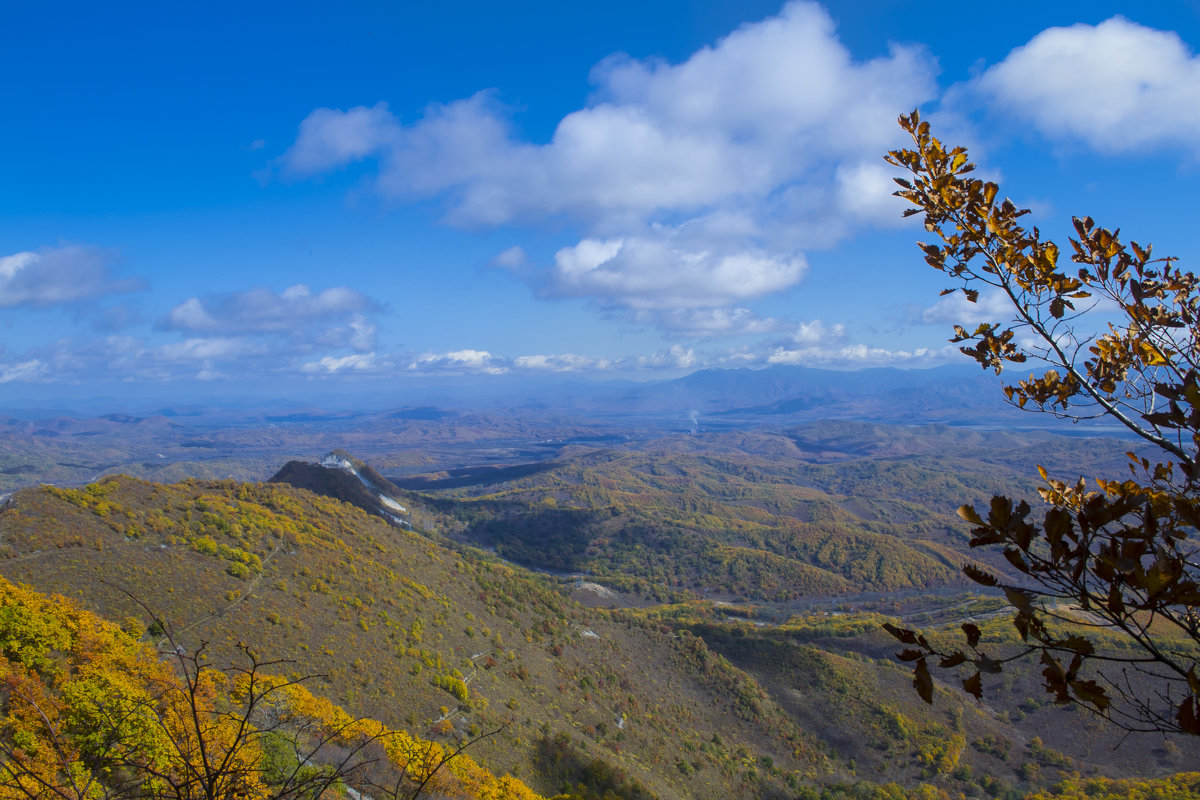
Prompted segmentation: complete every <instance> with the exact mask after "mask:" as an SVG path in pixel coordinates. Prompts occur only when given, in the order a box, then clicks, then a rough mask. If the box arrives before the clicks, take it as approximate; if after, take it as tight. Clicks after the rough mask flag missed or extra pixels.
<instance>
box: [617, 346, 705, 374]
mask: <svg viewBox="0 0 1200 800" xmlns="http://www.w3.org/2000/svg"><path fill="white" fill-rule="evenodd" d="M624 363H625V364H628V365H631V366H635V367H637V368H638V369H664V368H666V369H691V368H692V367H696V366H699V364H700V358H699V357H698V356H697V355H696V351H695V350H694V349H692V348H691V347H684V346H683V345H679V344H673V345H671V346H670V347H669V348H667V349H666V350H659V351H658V352H657V353H652V354H651V355H648V356H637V357H636V358H631V359H625V360H624Z"/></svg>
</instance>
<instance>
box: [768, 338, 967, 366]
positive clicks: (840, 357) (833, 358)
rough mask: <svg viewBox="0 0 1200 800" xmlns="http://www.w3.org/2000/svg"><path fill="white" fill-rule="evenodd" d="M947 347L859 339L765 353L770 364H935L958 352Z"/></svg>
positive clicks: (785, 348) (781, 348) (784, 348)
mask: <svg viewBox="0 0 1200 800" xmlns="http://www.w3.org/2000/svg"><path fill="white" fill-rule="evenodd" d="M955 354H957V351H953V352H950V351H949V350H948V349H947V348H944V347H943V348H929V347H918V348H914V349H912V350H892V349H889V348H886V347H872V346H870V345H866V344H862V343H857V344H845V345H840V346H832V347H830V346H822V345H813V346H809V347H794V348H787V347H778V348H776V349H775V350H773V351H771V353H770V354H769V355H768V356H767V357H766V363H767V364H791V365H803V366H812V365H825V366H830V365H832V366H839V367H871V366H897V365H901V364H903V365H907V366H915V365H921V364H924V365H932V364H935V363H940V362H943V361H945V360H946V358H947V356H948V355H955Z"/></svg>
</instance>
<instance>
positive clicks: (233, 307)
mask: <svg viewBox="0 0 1200 800" xmlns="http://www.w3.org/2000/svg"><path fill="white" fill-rule="evenodd" d="M374 307H375V306H374V303H372V302H371V300H370V299H368V298H367V297H366V296H365V295H363V294H362V293H361V292H358V291H355V290H354V289H350V288H348V287H345V286H337V287H334V288H331V289H325V290H324V291H321V292H315V293H314V292H313V291H312V290H311V289H310V288H309V287H308V286H305V285H303V284H297V285H296V286H292V287H289V288H288V289H285V290H284V291H283V292H282V293H278V292H275V291H274V290H272V289H268V288H266V287H257V288H254V289H249V290H247V291H244V292H232V293H228V294H219V295H212V296H209V297H205V298H203V299H201V298H199V297H192V298H189V299H187V300H185V301H184V302H182V303H180V304H179V305H177V306H175V308H173V309H171V311H170V313H168V314H167V317H166V319H165V320H164V321H163V325H162V327H164V328H166V329H167V330H175V331H183V332H187V333H203V334H219V335H230V334H260V335H261V334H280V335H284V336H287V337H289V338H291V339H292V340H293V341H295V342H297V343H303V342H307V343H309V344H310V345H311V346H317V347H335V348H338V347H351V348H353V349H355V350H357V351H359V352H365V351H367V350H371V349H373V348H374V346H375V334H376V326H375V325H374V324H373V323H372V322H371V321H370V320H369V319H368V318H367V317H366V315H365V314H364V313H363V312H367V311H372V310H374Z"/></svg>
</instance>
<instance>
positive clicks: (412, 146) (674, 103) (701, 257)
mask: <svg viewBox="0 0 1200 800" xmlns="http://www.w3.org/2000/svg"><path fill="white" fill-rule="evenodd" d="M937 46H938V43H937V42H928V43H908V44H901V43H895V44H891V45H890V46H889V47H888V48H887V51H886V52H885V53H882V54H875V55H873V56H867V57H864V56H862V55H859V54H856V53H855V52H853V51H852V49H851V48H850V47H849V46H848V45H847V44H846V43H845V42H844V41H843V40H842V39H841V38H839V32H838V29H837V26H836V24H835V21H834V19H833V17H831V15H830V13H829V12H828V11H827V10H826V9H825V8H824V7H822V6H821V5H819V4H817V3H813V2H804V1H802V0H794V1H793V2H789V3H787V4H786V5H784V6H783V7H782V8H781V9H780V11H779V12H778V13H777V14H776V15H774V16H771V17H768V18H766V19H762V20H758V21H749V22H746V23H744V24H742V25H741V26H740V27H738V28H736V29H735V30H733V31H731V32H729V33H728V34H727V35H725V36H724V37H723V38H720V39H719V40H717V41H715V42H713V43H711V44H708V45H705V46H703V47H700V48H699V49H697V50H695V51H694V52H692V53H691V54H690V56H688V57H687V58H685V59H682V60H678V61H676V62H674V63H672V62H670V61H667V60H664V59H660V58H635V57H632V56H629V55H625V54H623V53H615V54H612V55H610V56H609V57H607V58H605V59H603V60H601V61H600V62H599V63H597V64H595V66H594V67H593V68H592V70H591V74H590V78H589V85H588V86H587V87H580V88H581V93H582V91H584V90H585V89H586V92H587V99H586V102H585V103H583V104H582V105H581V106H579V107H577V108H574V109H573V110H570V111H569V112H567V113H564V114H563V115H562V116H561V117H560V118H559V119H558V120H557V123H556V124H555V125H554V126H553V131H552V132H551V133H550V135H549V136H548V137H546V138H544V139H543V140H536V139H534V138H532V137H530V136H529V135H528V134H526V133H524V132H523V129H522V128H521V126H520V124H519V123H518V117H519V110H518V109H515V108H513V107H511V106H509V105H506V103H505V102H504V100H503V97H504V87H503V86H499V87H492V86H488V85H487V84H486V80H481V82H480V85H479V87H478V91H476V92H475V93H473V94H470V95H469V96H466V97H462V98H460V99H456V100H451V101H449V102H431V103H430V104H428V105H427V106H426V107H425V108H424V109H423V110H421V111H419V113H416V114H415V115H414V113H413V111H414V110H413V109H406V108H404V109H402V108H394V107H393V105H392V104H391V103H390V100H389V98H388V97H379V98H377V99H376V100H375V102H373V103H371V104H361V105H347V106H346V107H342V108H337V107H318V108H313V109H312V110H311V111H309V112H308V113H307V115H306V116H304V117H303V118H302V119H299V120H293V121H292V122H291V124H295V125H296V133H295V138H294V140H293V141H291V142H290V143H289V144H288V145H286V146H285V147H281V148H276V149H275V152H276V153H278V155H277V156H276V157H275V158H274V159H273V160H272V161H271V162H270V164H269V166H268V168H267V169H266V170H265V171H264V172H263V173H262V175H263V176H265V177H264V186H263V188H262V191H263V192H265V193H270V192H271V191H272V190H273V189H275V188H278V187H290V186H303V187H318V186H319V185H320V184H321V183H322V182H323V181H326V180H329V179H331V178H336V177H337V176H338V175H340V174H342V173H345V172H347V171H351V172H354V173H355V174H356V175H358V176H359V178H360V182H359V183H358V184H357V188H356V189H354V192H355V197H356V198H357V199H356V200H355V202H357V203H362V202H364V201H363V200H362V197H368V198H370V197H373V198H376V199H377V200H378V201H379V202H380V204H381V205H382V206H383V207H384V208H385V209H386V210H385V211H384V212H382V213H381V219H380V221H379V222H378V224H379V225H387V224H389V223H388V215H389V214H402V213H405V212H406V210H410V209H424V210H425V213H428V211H427V210H428V209H430V208H433V209H436V212H434V213H435V214H436V217H437V222H436V224H438V225H441V226H449V227H451V228H452V229H455V230H458V231H461V235H462V236H464V237H471V236H478V237H488V241H504V242H506V244H505V245H502V246H500V247H497V249H496V252H495V253H494V256H493V258H492V260H491V263H490V266H487V267H483V266H482V265H481V267H480V268H481V269H485V270H487V271H490V273H492V274H500V275H506V276H509V277H508V279H509V280H516V281H520V282H522V283H523V284H525V285H526V286H527V287H528V288H527V291H528V292H529V293H530V295H531V296H532V297H534V298H537V300H536V302H538V303H542V304H547V305H554V304H562V303H570V302H576V303H579V304H581V308H582V309H583V310H584V313H587V314H591V315H593V316H594V317H595V318H597V319H599V320H607V321H608V324H610V325H611V326H613V328H614V329H619V330H633V329H636V330H650V331H653V332H655V334H654V335H655V336H657V337H659V339H660V341H661V345H662V346H661V347H659V348H658V349H656V350H650V351H648V352H641V351H639V352H635V353H632V354H631V353H628V352H626V353H615V352H612V351H611V349H603V348H602V349H598V351H597V352H590V353H580V352H575V353H571V352H555V350H554V347H555V342H556V337H555V335H554V333H553V331H550V332H548V334H547V335H545V336H544V338H543V339H542V340H540V341H535V340H532V339H530V340H528V341H527V342H526V343H525V344H524V346H525V347H526V348H527V349H526V350H525V351H524V352H509V353H506V354H496V353H495V352H493V351H495V350H496V349H497V348H496V346H495V345H493V344H491V343H489V342H488V341H479V342H477V343H476V344H475V345H474V346H470V347H461V346H451V347H447V348H445V349H444V350H441V351H430V350H410V349H406V348H405V347H404V346H403V345H402V344H401V343H400V342H398V341H396V337H394V336H393V337H391V338H385V336H383V335H382V334H381V331H383V330H384V329H385V328H388V327H389V326H390V325H392V323H391V322H390V320H393V319H394V318H395V317H397V316H400V315H402V314H403V311H402V309H401V308H400V305H401V304H400V302H399V301H398V299H397V298H398V296H399V295H398V294H397V293H396V292H394V291H392V292H390V291H389V289H388V287H386V286H383V285H380V284H379V283H378V282H369V281H364V282H359V281H357V280H356V277H355V274H354V272H353V271H352V270H347V271H346V272H345V273H344V274H341V275H338V276H337V277H336V278H335V279H331V280H330V281H329V283H328V284H326V285H324V286H314V285H309V284H308V283H300V282H295V283H289V282H284V283H281V282H278V281H277V280H268V279H258V278H256V277H255V276H252V275H250V276H246V282H245V283H244V284H243V285H241V286H212V287H211V290H210V291H207V292H203V293H198V294H194V295H191V296H180V297H175V298H167V297H158V296H157V295H155V290H154V283H155V281H154V280H152V279H151V280H147V279H145V278H140V277H122V276H121V275H120V272H121V270H120V269H119V267H121V266H124V265H122V264H121V263H120V258H119V257H118V256H119V254H118V253H114V252H112V251H111V250H108V249H104V248H99V247H94V246H90V245H87V244H61V243H60V244H58V245H46V244H44V243H31V244H30V248H31V249H28V250H22V251H20V252H14V253H12V254H9V255H4V256H0V311H6V312H10V313H22V314H26V315H39V314H40V315H42V317H43V318H49V317H50V316H53V317H54V319H56V320H64V319H66V320H73V321H74V322H73V323H72V324H75V325H76V326H77V328H76V329H75V332H74V333H71V332H70V330H71V329H70V328H63V330H66V331H68V332H67V333H65V334H64V333H62V332H61V331H60V332H59V333H58V334H57V335H55V336H53V337H47V338H46V340H45V341H43V342H42V343H40V344H35V345H33V346H31V347H28V348H27V349H25V350H23V351H22V352H12V351H9V350H7V349H0V383H7V384H20V383H23V382H35V381H40V382H46V381H71V380H84V379H88V377H89V376H95V375H98V374H101V373H102V374H104V375H105V376H107V377H108V378H110V379H113V380H119V381H174V380H238V379H243V378H245V377H246V376H250V375H254V376H259V378H262V377H264V376H272V375H274V376H279V377H287V378H292V377H298V378H313V379H315V378H332V377H340V378H346V377H349V376H354V377H359V378H361V377H368V376H371V377H404V376H413V375H446V374H484V375H487V374H501V373H507V372H519V371H528V372H531V373H546V372H576V373H589V372H609V373H613V372H634V371H644V370H683V369H690V368H695V367H700V366H762V365H768V364H813V365H835V366H853V365H863V366H865V365H878V364H902V365H923V364H928V365H933V364H936V363H940V362H942V361H943V360H945V359H946V357H947V354H949V353H953V352H954V350H953V348H949V347H946V346H945V345H944V339H945V337H944V335H943V334H942V328H940V327H935V326H943V325H944V324H946V323H948V322H975V321H983V320H985V319H989V318H990V317H991V315H998V314H1002V313H1003V312H1004V308H1003V304H1002V303H999V302H996V301H995V298H993V297H991V296H985V297H984V298H983V300H982V302H981V303H980V304H977V305H975V306H967V305H966V304H964V303H963V302H962V301H961V297H959V296H957V295H956V296H952V297H948V298H944V299H943V300H942V301H940V302H938V303H936V304H934V303H931V302H928V301H922V303H921V304H920V305H917V306H915V307H912V308H909V309H908V311H906V312H905V314H904V317H905V320H906V323H905V324H906V325H907V327H908V328H911V329H920V330H921V331H923V332H922V333H921V336H917V335H916V334H912V333H911V331H910V332H909V333H906V336H905V337H898V336H891V335H889V334H888V333H887V331H884V332H883V333H882V334H879V333H878V332H877V335H876V336H875V339H874V341H867V340H865V339H864V331H865V330H867V329H869V328H870V326H871V321H869V320H854V319H838V318H836V317H834V316H831V315H832V314H834V313H837V312H838V311H839V310H840V309H834V308H829V307H826V306H824V305H816V306H815V305H813V304H809V303H806V302H805V298H806V296H807V295H806V288H805V286H806V284H807V283H811V282H817V279H818V277H819V276H817V275H815V274H814V272H815V270H817V267H815V266H814V265H813V261H814V258H815V257H816V255H818V254H820V256H821V259H822V260H823V261H824V262H826V264H827V265H826V266H825V267H824V269H830V267H829V266H828V262H829V261H830V260H831V257H830V254H835V255H836V254H837V253H839V252H840V250H839V248H842V247H849V246H851V244H852V243H854V242H856V241H858V240H865V239H869V238H870V237H872V236H888V237H898V238H897V241H900V242H904V244H902V245H901V246H902V247H909V248H910V249H911V244H908V243H909V242H911V239H912V238H913V236H912V235H911V234H912V233H913V229H912V228H911V227H904V226H905V225H906V223H903V222H902V221H901V216H900V210H901V209H902V207H903V206H902V205H901V204H900V201H898V200H897V199H896V198H894V197H892V196H891V191H892V183H891V173H890V172H889V171H888V170H889V168H888V167H887V166H886V165H885V164H884V163H883V161H882V158H881V156H882V154H883V153H884V152H885V151H887V150H888V149H891V148H894V147H896V146H900V145H902V144H903V141H902V140H901V138H900V132H899V130H898V128H897V126H896V122H895V120H896V117H897V115H898V114H900V113H903V112H905V111H908V110H910V109H912V108H914V107H918V106H920V107H922V108H926V109H932V111H933V115H934V116H935V118H936V117H938V116H939V115H940V116H941V117H942V118H943V119H944V120H945V121H946V123H947V125H951V126H953V130H954V131H955V132H956V133H958V132H961V133H962V134H963V136H964V137H966V138H967V139H969V140H976V141H983V142H985V143H986V150H987V154H988V156H989V157H991V156H994V155H996V154H997V153H1001V154H1002V153H1003V149H1004V145H1005V143H1006V141H1008V140H1009V139H1020V138H1024V139H1026V140H1028V139H1029V138H1030V137H1033V136H1035V135H1036V137H1037V143H1038V144H1040V145H1041V146H1042V147H1047V146H1048V147H1051V148H1068V149H1069V150H1071V151H1072V152H1080V151H1084V152H1088V153H1094V154H1097V156H1098V157H1110V158H1111V157H1116V156H1122V157H1134V158H1137V157H1143V156H1145V154H1146V153H1158V154H1165V156H1166V157H1167V158H1169V159H1172V160H1173V161H1174V162H1175V163H1176V164H1178V165H1180V166H1181V167H1182V168H1189V167H1194V164H1195V162H1196V159H1197V155H1200V58H1198V57H1197V56H1196V55H1194V54H1193V53H1192V52H1191V50H1190V49H1189V46H1188V44H1187V43H1186V42H1185V41H1184V39H1183V38H1182V37H1181V36H1180V35H1179V34H1178V33H1176V32H1173V31H1165V30H1156V29H1152V28H1149V27H1146V26H1143V25H1141V24H1138V23H1137V22H1133V21H1130V20H1128V19H1125V18H1122V17H1112V18H1110V19H1107V20H1106V21H1103V22H1100V23H1099V24H1085V23H1079V24H1075V25H1071V26H1067V27H1051V28H1048V29H1045V30H1043V31H1041V32H1040V33H1038V34H1036V35H1035V36H1033V37H1032V38H1031V39H1029V40H1028V41H1025V42H1020V43H1014V46H1013V48H1012V49H1011V50H1010V51H1009V52H1008V54H1007V56H1005V57H1004V58H1003V59H1002V60H1000V61H998V62H997V63H994V64H991V65H988V66H985V67H981V68H980V69H978V70H977V71H976V72H975V74H974V75H972V76H966V77H962V78H960V79H959V80H957V81H954V80H952V79H951V80H950V81H949V82H945V83H943V81H945V80H946V79H945V78H943V77H942V76H941V75H940V68H939V63H938V53H937V52H936V48H937ZM952 78H953V76H952ZM346 94H347V95H348V96H349V95H350V94H352V92H350V91H349V87H348V90H347V93H346ZM281 113H285V112H281ZM281 124H282V123H281ZM248 150H249V151H251V152H256V153H259V152H263V153H265V152H266V151H267V150H268V148H267V147H266V146H265V145H264V143H263V140H262V139H257V140H255V142H254V146H252V147H250V148H248ZM268 157H269V156H267V155H265V154H264V155H263V158H264V159H266V158H268ZM260 163H261V162H260ZM989 165H990V167H991V168H993V169H999V168H1002V167H1004V166H1005V164H1004V162H1003V158H1002V156H1001V157H998V158H997V160H996V162H995V163H991V162H989ZM334 183H336V181H334ZM338 185H339V186H340V185H341V184H338ZM335 190H336V191H339V192H342V191H345V189H342V188H338V189H335ZM363 213H369V212H366V211H364V212H363ZM904 255H905V256H906V257H905V258H904V259H902V260H903V261H905V262H911V261H913V260H914V259H910V258H907V256H908V255H911V254H910V253H908V252H907V251H905V252H904ZM833 260H836V259H833ZM135 267H136V268H140V269H141V270H143V271H144V270H145V269H146V265H144V264H139V265H135ZM162 268H164V269H169V268H170V266H169V265H163V267H162ZM847 269H852V268H849V267H848V268H847ZM852 274H853V273H852ZM270 277H277V276H270ZM431 279H432V278H431ZM404 280H413V278H412V277H411V276H407V277H406V278H404ZM397 283H400V284H402V283H403V281H402V280H398V281H397ZM268 284H273V285H274V287H278V288H273V286H271V285H268ZM782 296H787V297H789V298H792V301H791V306H790V307H791V310H790V311H787V312H785V313H782V314H781V313H779V311H778V306H777V304H773V299H775V298H779V297H782ZM129 297H133V298H141V300H139V302H141V303H142V305H145V304H147V303H149V304H151V305H153V304H154V302H155V301H157V302H158V303H159V304H161V308H162V310H160V311H159V312H158V313H154V314H150V315H146V314H144V313H140V312H138V311H137V310H136V308H135V305H136V303H132V301H128V298H129ZM150 298H153V299H150ZM797 298H798V299H797ZM448 302H452V300H451V301H448ZM131 303H132V304H131ZM910 304H911V302H910ZM475 313H477V314H480V313H499V312H494V311H493V312H489V311H488V310H487V309H477V310H476V311H475ZM147 316H149V318H150V319H151V320H152V321H151V322H147ZM81 323H83V324H86V325H88V326H90V328H89V331H90V332H87V333H85V332H83V330H82V328H80V327H78V326H79V325H80V324H81ZM64 324H65V323H64ZM533 324H536V321H534V323H533ZM139 326H141V327H139ZM924 326H928V327H924ZM98 332H99V333H98ZM101 334H102V335H101ZM607 344H608V346H609V347H610V348H611V347H612V343H611V342H610V343H607Z"/></svg>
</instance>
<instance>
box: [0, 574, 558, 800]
mask: <svg viewBox="0 0 1200 800" xmlns="http://www.w3.org/2000/svg"><path fill="white" fill-rule="evenodd" d="M127 627H128V628H130V629H131V630H128V631H127V630H123V629H122V628H120V627H118V626H116V625H113V624H111V623H109V622H106V621H104V620H101V619H100V618H98V617H96V616H94V615H92V614H90V613H88V612H86V611H83V610H81V609H79V608H77V607H76V606H75V605H74V604H72V603H71V602H69V601H67V600H65V599H64V598H62V597H50V596H46V595H42V594H39V593H37V592H35V591H33V590H31V589H29V588H27V587H23V586H19V585H14V584H12V583H9V582H8V581H6V580H4V579H0V648H2V650H3V654H2V655H3V658H0V798H12V799H13V800H34V798H38V799H39V800H40V799H41V798H48V799H50V798H59V799H60V800H89V799H92V798H113V799H114V800H117V799H124V798H173V799H174V800H218V798H221V799H222V800H224V799H232V798H238V800H243V799H244V800H266V798H317V797H321V796H328V797H337V796H345V795H346V793H347V787H348V786H353V785H355V784H357V785H359V786H375V784H376V781H378V780H380V779H381V776H385V777H386V778H387V785H386V786H384V785H382V784H380V785H379V787H378V788H380V789H384V790H386V791H376V792H375V796H381V797H387V798H389V800H402V799H403V798H411V797H416V796H417V795H418V793H419V792H420V791H421V790H424V791H427V792H433V791H436V792H437V793H438V794H440V795H443V796H448V797H460V798H481V799H482V798H487V799H488V800H509V799H511V800H536V798H537V795H536V794H534V793H533V792H532V791H530V790H529V789H528V787H526V786H525V785H524V784H523V783H521V782H520V781H518V780H516V779H514V778H512V777H510V776H503V777H496V776H494V775H492V774H491V773H490V772H488V771H487V770H484V769H482V768H481V767H479V765H477V764H476V763H475V762H474V761H473V760H472V759H471V758H470V757H469V756H467V755H465V754H462V753H461V752H455V751H447V750H446V749H445V748H444V747H443V746H442V745H440V744H437V743H435V742H427V741H422V740H420V739H416V738H414V737H412V736H410V735H409V734H408V733H406V732H404V731H397V730H390V729H388V728H387V727H386V726H384V725H383V724H382V723H379V722H377V721H374V720H370V719H358V718H354V717H352V716H351V715H349V714H347V713H346V712H345V711H343V710H342V709H341V708H339V707H338V706H336V705H334V704H333V703H331V702H329V701H328V700H325V699H324V698H320V697H317V696H314V695H313V694H311V693H310V692H309V691H308V689H307V688H305V687H304V685H303V679H297V678H284V677H280V676H278V675H273V674H270V673H269V672H268V671H267V669H266V668H267V667H269V666H271V665H270V664H269V663H264V662H260V661H259V660H258V659H257V658H255V656H254V655H253V653H252V652H250V651H249V650H248V649H246V650H245V651H244V652H245V656H246V657H245V660H244V662H243V663H241V664H238V665H234V666H232V667H230V668H227V669H216V668H214V667H212V666H211V665H209V664H208V663H207V661H206V658H205V653H204V647H203V646H202V645H201V646H199V647H197V648H195V649H193V650H190V651H189V650H185V649H183V648H182V647H180V646H178V645H176V644H174V643H173V642H172V646H171V647H169V648H168V649H167V652H166V653H165V656H160V653H159V652H158V651H157V650H156V649H154V648H153V647H151V646H150V645H148V644H146V643H145V642H142V641H140V640H139V639H138V638H137V636H138V635H140V634H141V633H142V632H143V631H142V630H141V629H140V628H139V626H138V625H137V623H136V622H133V621H131V622H130V623H129V624H128V625H127ZM276 666H280V667H283V666H284V665H282V664H276Z"/></svg>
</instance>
